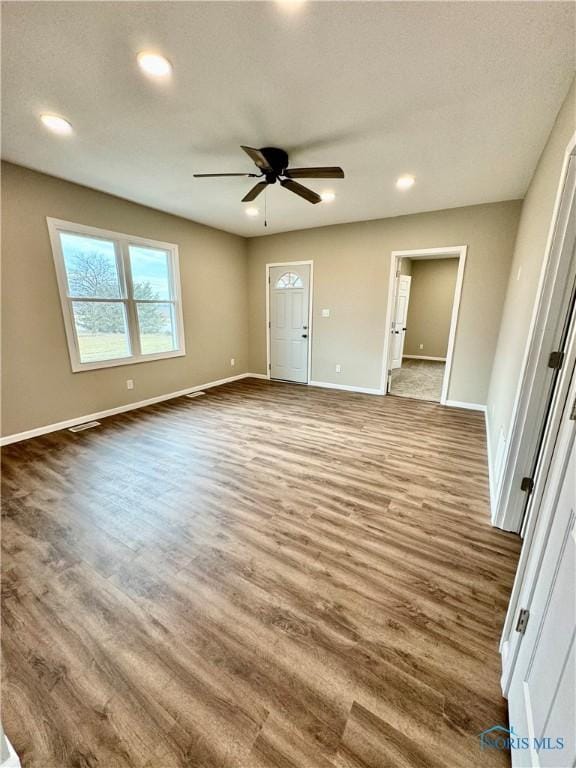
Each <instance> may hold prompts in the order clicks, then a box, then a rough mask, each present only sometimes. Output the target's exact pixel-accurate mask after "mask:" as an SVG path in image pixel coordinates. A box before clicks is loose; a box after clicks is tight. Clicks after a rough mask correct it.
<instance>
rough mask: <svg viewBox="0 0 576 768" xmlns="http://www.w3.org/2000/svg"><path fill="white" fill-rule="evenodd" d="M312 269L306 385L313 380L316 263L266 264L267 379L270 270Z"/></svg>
mask: <svg viewBox="0 0 576 768" xmlns="http://www.w3.org/2000/svg"><path fill="white" fill-rule="evenodd" d="M306 264H307V265H309V267H310V291H309V297H308V365H307V375H306V384H310V381H311V378H312V333H313V328H312V306H313V303H314V261H312V260H310V261H275V262H272V263H270V264H266V378H267V379H269V378H270V270H271V269H272V268H273V267H290V266H292V267H299V266H300V267H302V266H304V265H306Z"/></svg>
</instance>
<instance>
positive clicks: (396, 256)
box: [380, 245, 468, 405]
mask: <svg viewBox="0 0 576 768" xmlns="http://www.w3.org/2000/svg"><path fill="white" fill-rule="evenodd" d="M467 251H468V246H467V245H449V246H447V247H446V248H417V249H416V250H414V251H392V254H391V257H390V276H389V278H388V303H387V306H386V326H385V332H384V351H383V355H382V376H381V378H380V389H381V390H382V394H384V395H385V394H387V392H386V390H387V380H388V369H389V358H390V352H391V349H392V344H391V342H390V336H391V334H390V329H391V327H392V318H393V309H394V302H395V294H396V277H397V274H398V271H399V267H400V260H401V259H403V258H410V259H446V258H448V259H450V258H457V259H458V274H457V276H456V287H455V288H454V301H453V304H452V316H451V319H450V333H449V335H448V350H447V353H446V367H445V369H444V379H443V381H442V394H441V395H440V404H441V405H446V402H447V400H448V387H449V386H450V375H451V373H452V358H453V355H454V343H455V340H456V329H457V327H458V313H459V311H460V299H461V297H462V284H463V282H464V268H465V266H466V254H467Z"/></svg>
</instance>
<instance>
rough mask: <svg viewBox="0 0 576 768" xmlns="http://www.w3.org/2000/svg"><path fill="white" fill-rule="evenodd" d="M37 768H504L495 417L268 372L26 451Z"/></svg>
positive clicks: (25, 655) (9, 672)
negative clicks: (487, 747)
mask: <svg viewBox="0 0 576 768" xmlns="http://www.w3.org/2000/svg"><path fill="white" fill-rule="evenodd" d="M3 502H4V509H3V530H2V534H3V536H2V539H3V587H4V597H3V615H2V618H3V638H2V639H3V661H4V671H3V712H2V719H3V722H4V726H5V729H6V732H7V734H8V737H9V738H10V739H11V741H12V742H13V744H14V746H15V748H16V750H17V751H18V752H19V754H20V755H21V756H22V764H23V767H24V768H67V767H68V766H69V767H70V768H72V767H74V768H176V767H177V766H178V767H181V766H186V768H388V766H391V767H393V768H459V767H460V766H467V767H468V766H474V767H478V768H486V766H492V765H495V766H504V765H508V764H509V757H508V755H506V754H503V753H499V752H492V753H481V752H480V750H479V743H478V737H477V736H478V733H479V732H480V731H482V730H483V729H485V728H487V727H489V726H491V725H493V724H495V723H504V722H506V708H505V702H504V701H503V700H502V699H501V696H500V691H499V684H498V678H499V657H498V638H499V633H500V630H501V626H502V622H503V617H504V612H505V606H506V602H507V598H508V595H509V592H510V589H511V586H512V581H513V575H514V570H515V566H516V562H517V558H518V553H519V539H518V538H517V537H516V536H514V535H511V534H506V533H503V532H501V531H497V530H495V529H492V528H491V527H490V526H489V522H488V520H489V512H488V486H487V473H486V454H485V438H484V418H483V415H482V414H480V413H476V412H471V411H462V410H455V409H448V408H443V407H441V406H439V405H437V404H434V403H426V402H421V401H415V400H407V399H403V398H395V397H387V398H378V397H373V396H369V395H359V394H352V393H345V392H334V391H331V390H321V389H316V388H308V387H301V386H298V385H289V384H282V383H269V382H266V381H258V380H244V381H242V382H237V383H234V384H230V385H226V386H223V387H220V388H218V389H212V390H210V391H209V392H208V393H207V394H206V395H205V396H203V397H200V398H197V399H194V400H190V399H187V398H180V399H177V400H172V401H169V402H166V403H164V404H161V405H158V406H154V407H151V408H148V409H145V410H140V411H133V412H131V413H128V414H124V415H121V416H117V417H113V418H110V419H106V420H105V421H104V422H103V424H102V427H100V428H99V429H97V430H93V431H87V432H81V433H78V434H71V433H69V432H61V433H54V434H51V435H46V436H44V437H42V438H37V439H35V440H30V441H28V442H24V443H19V444H15V445H12V446H10V447H8V448H6V449H5V450H4V457H3Z"/></svg>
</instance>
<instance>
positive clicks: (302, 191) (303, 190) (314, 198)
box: [280, 179, 322, 205]
mask: <svg viewBox="0 0 576 768" xmlns="http://www.w3.org/2000/svg"><path fill="white" fill-rule="evenodd" d="M280 184H282V186H283V187H286V189H289V190H290V192H294V194H295V195H300V197H303V198H304V200H308V202H309V203H314V205H316V203H319V202H320V201H321V200H322V198H321V197H320V195H318V194H316V192H313V191H312V190H311V189H308V187H303V186H302V184H298V182H297V181H292V179H282V180H281V181H280Z"/></svg>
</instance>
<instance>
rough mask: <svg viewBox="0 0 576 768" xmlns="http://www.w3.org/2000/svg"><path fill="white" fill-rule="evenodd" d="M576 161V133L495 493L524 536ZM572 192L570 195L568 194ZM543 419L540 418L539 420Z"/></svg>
mask: <svg viewBox="0 0 576 768" xmlns="http://www.w3.org/2000/svg"><path fill="white" fill-rule="evenodd" d="M575 155H576V133H574V135H573V136H572V138H571V139H570V141H569V142H568V146H567V147H566V150H565V153H564V162H563V165H562V171H561V173H560V180H559V183H558V189H557V192H556V200H555V203H554V209H553V212H552V219H551V222H550V228H549V230H548V238H547V241H546V247H545V250H544V260H543V264H542V269H541V272H540V281H539V284H538V290H537V294H536V300H535V302H534V311H533V313H532V318H531V322H530V329H529V331H528V340H527V342H526V348H525V351H524V359H523V361H522V368H521V373H520V378H519V381H518V387H517V389H516V396H515V399H514V405H513V407H512V416H511V419H510V424H511V426H510V430H509V437H508V440H507V441H506V448H505V455H504V457H503V459H502V461H503V469H502V471H501V472H500V480H499V483H498V487H497V488H496V491H495V504H494V510H493V520H492V523H493V525H495V526H497V527H498V528H503V529H504V530H506V531H514V532H519V531H520V527H521V525H522V514H523V510H524V506H525V503H526V493H525V492H524V491H522V490H521V489H520V487H519V483H518V473H519V471H520V470H524V469H525V468H526V467H527V466H528V465H529V464H530V463H531V462H532V461H533V459H534V452H535V450H536V447H535V442H536V440H537V436H538V434H539V431H540V428H541V425H542V421H541V419H542V417H541V413H540V411H541V405H542V398H543V397H544V396H545V392H546V384H547V381H548V379H547V374H549V372H550V370H549V369H547V368H546V357H547V355H548V354H549V352H550V348H549V345H550V343H551V339H550V334H551V333H552V332H554V331H555V329H556V328H557V327H558V323H559V322H560V321H561V317H560V314H561V311H562V307H561V306H560V301H559V291H563V289H564V285H565V276H566V274H567V272H568V268H569V260H570V259H571V254H569V253H567V252H566V249H565V248H564V245H565V242H564V241H565V237H566V234H567V229H568V224H569V215H570V209H571V205H572V204H573V203H572V202H571V201H570V199H569V198H570V197H571V196H573V195H574V189H571V190H570V189H568V188H567V187H566V183H567V181H568V178H567V177H568V168H569V163H570V159H571V157H573V156H575ZM565 192H566V194H565ZM539 413H540V417H539Z"/></svg>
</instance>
